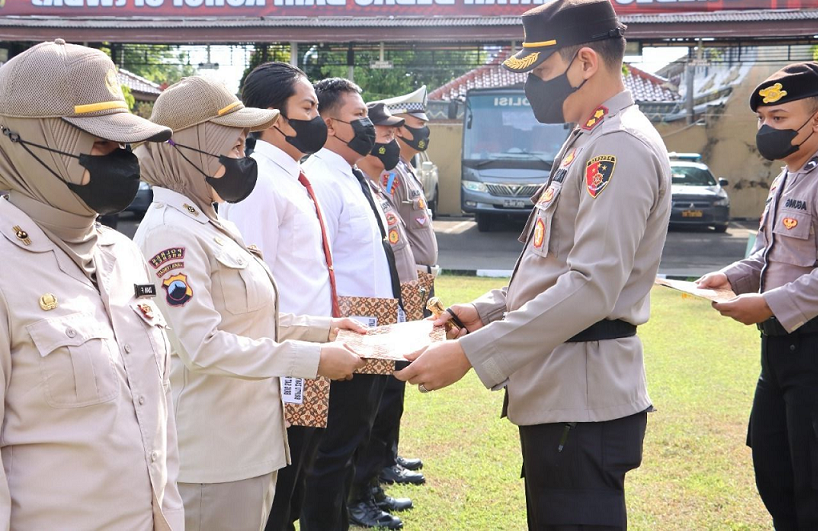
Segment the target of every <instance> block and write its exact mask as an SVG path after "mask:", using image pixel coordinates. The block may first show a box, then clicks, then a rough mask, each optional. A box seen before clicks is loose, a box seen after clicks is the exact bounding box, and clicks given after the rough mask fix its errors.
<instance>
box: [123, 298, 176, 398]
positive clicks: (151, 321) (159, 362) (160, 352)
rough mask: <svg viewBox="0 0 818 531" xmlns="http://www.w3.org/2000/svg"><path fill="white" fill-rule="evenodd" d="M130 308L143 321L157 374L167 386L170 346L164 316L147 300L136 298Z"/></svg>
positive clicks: (168, 380) (168, 381)
mask: <svg viewBox="0 0 818 531" xmlns="http://www.w3.org/2000/svg"><path fill="white" fill-rule="evenodd" d="M131 309H132V310H133V311H134V312H135V313H136V315H138V316H139V317H140V318H141V320H142V321H143V322H144V323H145V326H146V331H147V334H148V338H149V339H150V342H151V348H152V349H153V355H154V359H155V360H156V368H157V369H158V370H159V376H160V377H161V378H162V383H163V384H165V387H166V388H167V386H168V385H170V353H171V347H170V342H169V341H168V336H167V333H166V330H167V328H168V325H167V322H166V321H165V317H164V316H163V315H162V312H161V311H159V309H158V308H157V307H156V305H154V304H153V302H151V301H147V300H137V301H133V302H132V303H131Z"/></svg>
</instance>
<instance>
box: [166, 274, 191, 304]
mask: <svg viewBox="0 0 818 531" xmlns="http://www.w3.org/2000/svg"><path fill="white" fill-rule="evenodd" d="M162 287H163V288H165V291H166V292H167V298H166V300H167V301H168V304H169V305H171V306H184V304H185V303H186V302H187V301H189V300H190V299H191V298H192V297H193V290H192V289H190V286H189V285H188V283H187V275H184V274H182V273H179V274H177V275H172V276H170V277H168V278H166V279H165V280H163V281H162Z"/></svg>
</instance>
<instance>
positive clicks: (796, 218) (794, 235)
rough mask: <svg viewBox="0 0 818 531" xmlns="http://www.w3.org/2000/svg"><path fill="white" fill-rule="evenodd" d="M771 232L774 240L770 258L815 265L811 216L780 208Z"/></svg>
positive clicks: (798, 264)
mask: <svg viewBox="0 0 818 531" xmlns="http://www.w3.org/2000/svg"><path fill="white" fill-rule="evenodd" d="M773 233H775V238H776V242H775V245H774V246H773V251H772V253H773V255H772V256H771V257H772V258H774V259H775V260H778V261H781V262H785V263H788V264H793V265H796V266H801V267H812V266H813V265H815V262H816V247H815V232H814V231H813V228H812V216H810V215H809V214H807V213H803V212H795V211H790V210H786V209H782V210H781V212H780V213H779V214H778V216H777V219H776V220H775V227H773Z"/></svg>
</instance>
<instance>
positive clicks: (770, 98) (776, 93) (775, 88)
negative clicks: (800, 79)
mask: <svg viewBox="0 0 818 531" xmlns="http://www.w3.org/2000/svg"><path fill="white" fill-rule="evenodd" d="M758 95H759V96H761V97H762V98H764V99H763V100H761V101H763V102H764V103H775V102H777V101H778V100H780V99H781V98H783V97H784V96H786V95H787V91H786V90H784V85H782V84H781V83H776V84H775V85H770V86H769V87H767V88H763V89H761V90H759V91H758Z"/></svg>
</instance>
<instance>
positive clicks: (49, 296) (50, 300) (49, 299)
mask: <svg viewBox="0 0 818 531" xmlns="http://www.w3.org/2000/svg"><path fill="white" fill-rule="evenodd" d="M56 307H57V297H55V296H54V294H53V293H46V294H44V295H43V296H42V297H40V308H42V309H43V310H44V311H46V312H47V311H49V310H53V309H54V308H56Z"/></svg>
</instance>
